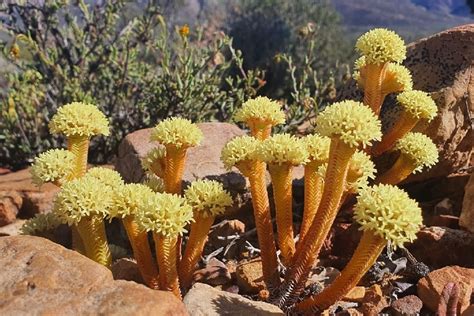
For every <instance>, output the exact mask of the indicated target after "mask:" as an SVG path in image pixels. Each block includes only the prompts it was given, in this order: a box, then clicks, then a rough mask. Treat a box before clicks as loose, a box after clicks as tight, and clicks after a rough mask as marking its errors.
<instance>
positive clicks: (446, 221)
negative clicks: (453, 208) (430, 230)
mask: <svg viewBox="0 0 474 316" xmlns="http://www.w3.org/2000/svg"><path fill="white" fill-rule="evenodd" d="M429 225H430V226H440V227H449V228H452V229H459V217H457V216H453V215H435V216H433V217H431V219H430V224H429Z"/></svg>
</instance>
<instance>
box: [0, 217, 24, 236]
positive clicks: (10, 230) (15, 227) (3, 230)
mask: <svg viewBox="0 0 474 316" xmlns="http://www.w3.org/2000/svg"><path fill="white" fill-rule="evenodd" d="M25 222H26V220H24V219H17V220H15V221H14V222H13V223H11V224H9V225H6V226H3V227H0V237H1V236H18V235H20V233H21V231H20V229H21V227H22V226H23V224H24V223H25Z"/></svg>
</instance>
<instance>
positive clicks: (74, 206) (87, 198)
mask: <svg viewBox="0 0 474 316" xmlns="http://www.w3.org/2000/svg"><path fill="white" fill-rule="evenodd" d="M112 193H113V192H112V188H111V187H110V186H108V185H105V184H104V183H103V182H101V181H100V180H98V179H96V178H94V177H82V178H77V179H74V180H72V181H69V182H67V183H65V184H64V185H63V186H62V188H61V191H60V192H59V193H58V194H57V195H56V199H55V200H54V208H53V209H54V212H55V214H56V215H57V216H58V218H59V219H60V220H61V221H62V222H64V223H67V224H68V225H73V224H77V223H79V221H80V220H81V219H82V218H83V217H86V216H90V215H99V216H103V217H105V216H106V215H107V214H108V212H109V210H110V206H111V205H112Z"/></svg>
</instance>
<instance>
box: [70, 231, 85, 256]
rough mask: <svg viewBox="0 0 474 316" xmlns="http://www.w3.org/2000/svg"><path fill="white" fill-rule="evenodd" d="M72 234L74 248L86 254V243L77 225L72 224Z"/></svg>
mask: <svg viewBox="0 0 474 316" xmlns="http://www.w3.org/2000/svg"><path fill="white" fill-rule="evenodd" d="M71 236H72V249H74V250H75V251H77V252H79V253H80V254H83V255H84V254H85V252H86V251H85V248H84V243H83V242H82V238H81V235H79V232H78V230H77V227H76V225H73V226H71Z"/></svg>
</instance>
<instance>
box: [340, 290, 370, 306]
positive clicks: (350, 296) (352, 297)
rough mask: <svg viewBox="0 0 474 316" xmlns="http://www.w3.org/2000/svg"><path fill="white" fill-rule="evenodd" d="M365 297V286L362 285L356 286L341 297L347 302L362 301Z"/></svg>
mask: <svg viewBox="0 0 474 316" xmlns="http://www.w3.org/2000/svg"><path fill="white" fill-rule="evenodd" d="M364 297H365V287H363V286H356V287H354V288H353V289H352V290H350V292H349V293H347V294H346V295H344V297H343V298H342V300H343V301H349V302H359V303H360V302H362V301H363V299H364Z"/></svg>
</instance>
